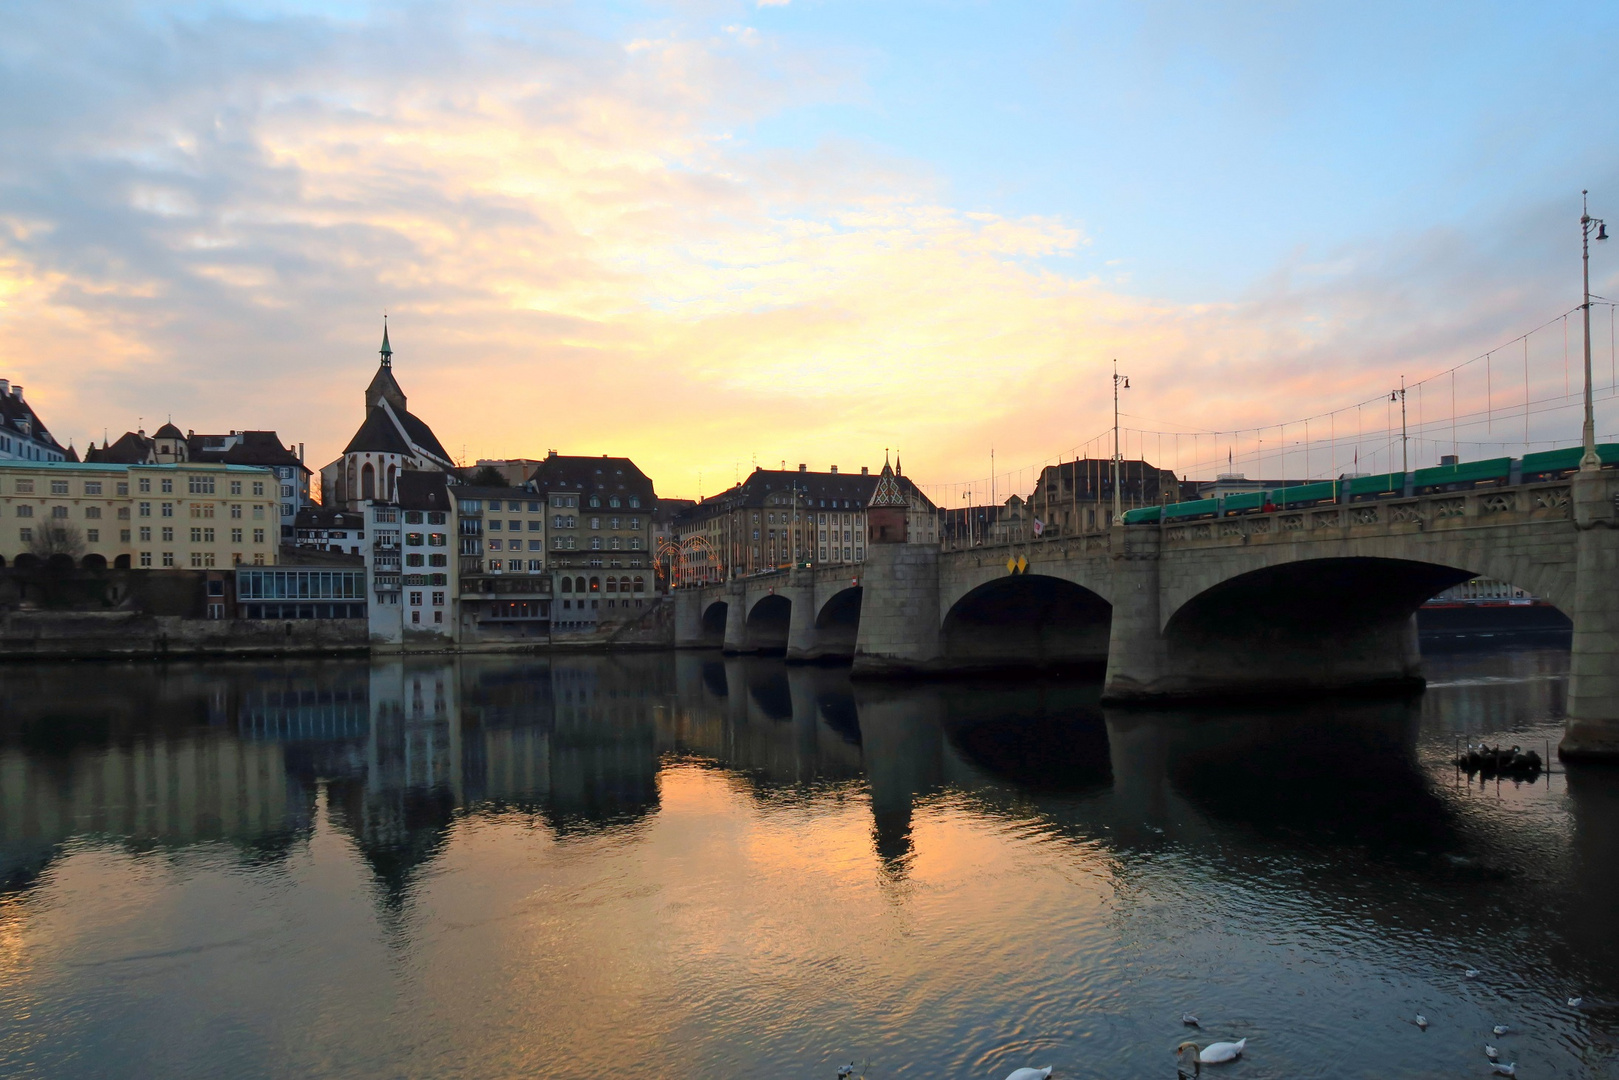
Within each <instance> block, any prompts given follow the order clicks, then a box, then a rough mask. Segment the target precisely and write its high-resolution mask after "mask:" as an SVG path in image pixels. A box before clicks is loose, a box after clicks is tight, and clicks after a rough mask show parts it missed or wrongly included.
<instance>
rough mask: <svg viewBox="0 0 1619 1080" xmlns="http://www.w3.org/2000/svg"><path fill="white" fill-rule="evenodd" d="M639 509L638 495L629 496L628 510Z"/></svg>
mask: <svg viewBox="0 0 1619 1080" xmlns="http://www.w3.org/2000/svg"><path fill="white" fill-rule="evenodd" d="M640 507H641V497H640V496H639V495H631V496H630V509H632V510H638V509H640Z"/></svg>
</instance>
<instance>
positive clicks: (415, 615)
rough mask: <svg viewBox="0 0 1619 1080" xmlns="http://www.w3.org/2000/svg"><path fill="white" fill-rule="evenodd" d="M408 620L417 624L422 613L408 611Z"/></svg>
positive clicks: (420, 619)
mask: <svg viewBox="0 0 1619 1080" xmlns="http://www.w3.org/2000/svg"><path fill="white" fill-rule="evenodd" d="M410 621H411V622H412V623H415V624H418V625H419V624H420V623H421V621H422V613H421V612H419V611H413V612H411V613H410Z"/></svg>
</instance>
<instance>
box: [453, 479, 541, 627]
mask: <svg viewBox="0 0 1619 1080" xmlns="http://www.w3.org/2000/svg"><path fill="white" fill-rule="evenodd" d="M482 464H483V463H481V462H480V466H481V465H482ZM452 492H453V494H454V496H455V499H456V511H457V519H458V525H457V535H458V542H459V552H460V554H459V560H458V561H459V567H458V569H459V573H460V589H459V593H458V599H459V618H460V633H461V638H462V640H464V641H476V640H480V639H482V640H491V639H500V640H510V639H512V638H525V637H535V636H543V635H544V634H547V633H549V630H550V618H551V575H550V573H549V572H548V568H547V565H546V544H545V540H546V506H545V500H544V499H542V498H541V497H540V496H539V494H538V493H537V492H535V491H533V490H532V489H530V488H528V487H526V486H511V487H477V486H473V485H468V484H459V485H457V486H456V487H455V488H453V489H452Z"/></svg>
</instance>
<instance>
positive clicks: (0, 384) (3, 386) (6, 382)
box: [0, 379, 11, 397]
mask: <svg viewBox="0 0 1619 1080" xmlns="http://www.w3.org/2000/svg"><path fill="white" fill-rule="evenodd" d="M9 393H11V380H10V379H0V397H5V396H6V395H7V394H9Z"/></svg>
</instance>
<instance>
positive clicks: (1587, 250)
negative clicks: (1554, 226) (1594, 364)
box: [1580, 191, 1608, 472]
mask: <svg viewBox="0 0 1619 1080" xmlns="http://www.w3.org/2000/svg"><path fill="white" fill-rule="evenodd" d="M1588 194H1589V192H1585V191H1581V192H1580V262H1581V263H1582V264H1583V268H1584V271H1585V303H1583V304H1581V305H1580V308H1581V310H1582V311H1583V312H1584V314H1585V430H1584V431H1583V432H1582V435H1583V439H1584V443H1585V453H1584V454H1582V455H1581V456H1580V471H1581V472H1584V471H1586V470H1587V469H1600V468H1602V459H1601V458H1599V457H1597V424H1596V414H1595V412H1594V410H1593V409H1592V407H1591V226H1593V225H1595V226H1596V238H1597V239H1598V240H1606V239H1607V238H1608V223H1607V222H1605V221H1603V220H1602V219H1601V218H1594V217H1592V216H1591V208H1590V206H1589V204H1588V201H1587V198H1586V196H1587V195H1588Z"/></svg>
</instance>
